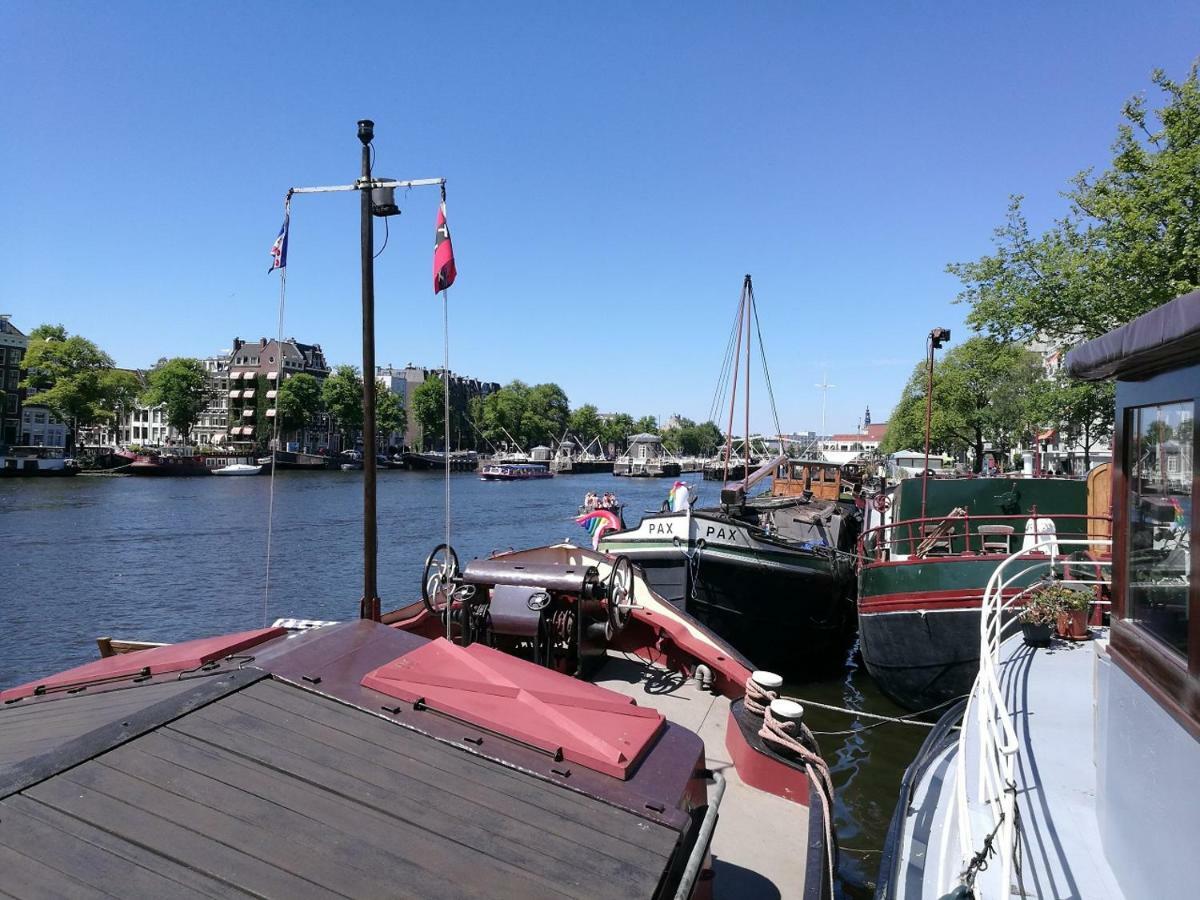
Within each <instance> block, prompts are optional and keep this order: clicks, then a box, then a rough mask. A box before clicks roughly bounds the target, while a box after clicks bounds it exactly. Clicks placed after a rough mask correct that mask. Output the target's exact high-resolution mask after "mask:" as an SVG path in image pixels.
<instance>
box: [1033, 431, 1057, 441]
mask: <svg viewBox="0 0 1200 900" xmlns="http://www.w3.org/2000/svg"><path fill="white" fill-rule="evenodd" d="M1056 434H1058V429H1057V428H1049V429H1047V430H1046V431H1043V432H1042V433H1041V434H1039V435H1038V436H1037V439H1038V440H1039V441H1052V440H1054V436H1055V435H1056Z"/></svg>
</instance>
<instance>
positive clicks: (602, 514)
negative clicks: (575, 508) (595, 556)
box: [575, 509, 621, 550]
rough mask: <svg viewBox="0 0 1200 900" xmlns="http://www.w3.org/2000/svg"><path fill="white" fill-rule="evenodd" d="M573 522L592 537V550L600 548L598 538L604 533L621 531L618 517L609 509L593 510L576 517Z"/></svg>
mask: <svg viewBox="0 0 1200 900" xmlns="http://www.w3.org/2000/svg"><path fill="white" fill-rule="evenodd" d="M575 521H576V522H578V523H579V527H580V528H584V529H586V530H587V533H588V534H590V535H591V536H592V549H593V550H595V549H597V548H598V547H599V546H600V537H601V535H603V534H604V532H606V531H620V530H621V518H620V516H618V515H617V514H616V513H615V512H613V511H612V510H609V509H594V510H592V511H591V512H589V513H584V514H583V515H582V516H577V517H576V518H575Z"/></svg>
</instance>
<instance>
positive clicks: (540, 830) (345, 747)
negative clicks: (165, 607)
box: [208, 696, 677, 872]
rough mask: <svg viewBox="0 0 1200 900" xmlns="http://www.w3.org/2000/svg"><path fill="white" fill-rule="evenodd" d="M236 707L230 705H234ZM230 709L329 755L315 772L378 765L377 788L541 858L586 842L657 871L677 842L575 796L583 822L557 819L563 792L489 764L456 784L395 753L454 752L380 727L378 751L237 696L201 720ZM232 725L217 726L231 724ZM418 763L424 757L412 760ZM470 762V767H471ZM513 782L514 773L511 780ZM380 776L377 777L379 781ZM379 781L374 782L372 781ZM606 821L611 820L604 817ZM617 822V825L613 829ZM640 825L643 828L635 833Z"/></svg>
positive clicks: (575, 812) (664, 831)
mask: <svg viewBox="0 0 1200 900" xmlns="http://www.w3.org/2000/svg"><path fill="white" fill-rule="evenodd" d="M235 701H236V702H235ZM230 710H239V711H245V713H246V715H250V716H253V717H254V718H255V719H256V720H257V722H259V723H261V724H256V725H252V724H251V723H250V722H243V723H242V725H241V727H242V728H243V731H244V733H246V734H249V735H257V734H259V732H260V730H261V729H262V728H265V727H271V728H275V727H277V728H280V729H284V730H286V732H287V735H280V738H281V739H282V738H288V740H287V741H286V742H285V743H281V742H276V743H278V744H279V746H286V747H293V746H296V745H297V743H298V742H301V741H302V742H304V744H305V745H306V746H316V745H318V744H320V745H321V746H328V747H329V748H330V750H331V751H333V756H332V758H330V759H325V758H322V760H321V765H322V767H323V769H322V771H326V770H327V769H328V770H334V771H338V772H341V773H343V774H345V775H348V776H355V777H357V776H358V775H360V774H361V773H362V772H364V771H369V770H370V769H369V767H368V766H366V765H364V762H369V763H370V765H371V766H384V767H386V768H387V769H388V772H389V773H391V774H389V776H388V777H387V780H386V781H382V782H381V783H382V784H394V783H395V777H397V776H398V777H399V778H400V779H401V780H402V781H403V783H404V785H405V789H404V791H402V793H407V792H411V794H412V795H413V796H425V795H430V792H431V791H432V792H433V793H432V795H430V796H429V799H430V801H431V802H437V803H438V804H439V806H440V807H441V808H442V809H444V810H446V811H448V812H452V813H456V814H458V815H459V816H460V818H463V819H466V820H479V819H480V816H481V815H482V816H484V817H486V818H487V819H490V820H491V821H493V822H496V823H497V827H505V824H506V823H507V826H506V827H507V830H506V831H504V832H502V833H504V834H507V835H508V836H509V837H511V838H512V839H513V840H517V841H521V842H526V843H527V842H528V839H532V840H533V841H534V843H533V844H532V846H535V847H538V848H539V849H540V850H541V852H551V853H553V852H554V847H555V845H556V842H557V843H560V844H561V845H562V846H563V848H564V849H565V850H567V851H570V850H571V849H573V848H574V846H575V845H576V844H578V843H586V844H588V845H589V846H591V847H592V849H593V850H595V851H596V852H598V853H601V854H604V855H606V856H610V857H612V858H614V859H618V860H622V861H623V862H626V863H634V864H636V865H638V866H639V867H641V868H644V869H647V870H650V871H655V872H661V871H662V869H663V868H664V866H665V861H666V859H667V858H668V857H669V856H670V854H671V852H672V850H673V849H674V846H675V843H676V841H677V835H676V834H675V833H674V832H673V831H671V830H670V829H668V828H664V827H663V826H661V825H657V824H655V823H650V822H640V821H638V820H637V818H636V816H633V815H632V814H630V813H628V812H625V811H621V810H617V809H613V808H611V807H608V806H607V805H602V804H600V803H598V802H597V801H595V800H589V799H588V798H585V797H579V798H578V799H579V800H583V801H585V802H588V803H590V805H591V806H592V807H599V811H593V814H592V815H591V816H589V815H588V813H587V811H585V810H583V809H581V807H580V806H579V805H577V804H574V803H572V804H570V805H567V806H566V808H567V810H568V812H569V813H570V815H563V814H561V813H560V812H558V810H556V809H555V810H552V809H548V808H547V806H548V803H547V799H546V798H547V795H548V794H549V795H550V796H554V795H557V794H560V793H563V791H562V789H561V788H558V787H556V786H554V785H551V784H549V783H547V782H538V781H534V780H533V779H531V778H530V776H528V775H525V776H521V777H523V778H524V783H522V782H519V781H515V780H512V779H511V778H510V777H509V773H508V772H507V771H505V772H504V773H503V774H501V773H499V772H496V771H495V770H498V769H501V768H502V767H501V766H498V765H497V764H495V763H487V762H486V761H484V762H483V764H482V765H475V764H473V765H472V766H471V768H470V770H469V771H468V775H469V778H463V777H459V773H456V772H454V771H453V770H450V767H449V766H446V765H442V766H439V765H436V764H435V763H432V762H427V761H425V759H421V758H417V757H414V756H412V755H409V754H406V753H403V752H401V751H403V750H406V749H409V746H408V745H411V744H433V745H434V748H440V749H441V750H442V754H441V761H443V762H444V761H445V757H447V756H451V757H453V756H466V754H463V753H461V752H459V751H456V750H454V749H453V748H450V747H445V746H444V745H439V744H436V743H435V742H433V741H431V740H429V739H427V738H423V737H421V736H419V735H415V734H413V733H412V732H409V731H407V730H405V729H402V728H399V727H398V726H395V725H393V724H391V723H389V722H386V721H384V720H379V719H376V720H375V721H372V722H371V723H370V724H369V726H366V727H364V728H363V729H362V730H363V731H364V732H366V733H368V734H369V733H371V732H376V731H377V732H379V735H380V737H379V740H381V741H386V739H387V738H392V740H391V741H387V742H386V743H385V744H383V745H382V746H381V745H380V744H379V743H373V742H370V741H367V740H365V738H364V737H362V736H360V735H350V734H347V733H345V732H341V731H336V730H332V729H320V732H319V733H318V728H317V726H315V725H314V724H313V723H312V722H311V721H310V719H308V718H304V717H300V716H297V715H292V714H289V713H285V712H282V711H281V710H279V709H278V708H276V707H274V706H272V705H271V704H268V703H265V702H261V701H257V700H255V699H253V698H248V697H245V696H239V697H236V698H234V697H231V698H229V702H227V703H223V704H222V705H221V709H220V710H219V711H217V710H213V711H212V712H211V715H209V716H208V718H209V719H211V720H214V721H216V719H218V718H220V717H222V716H224V715H225V713H226V712H228V711H230ZM233 721H235V720H233V719H231V720H230V721H228V722H226V723H225V724H227V725H229V724H231V723H232V722H233ZM418 756H424V754H419V755H418ZM472 762H473V763H474V761H472ZM513 774H516V775H518V776H520V774H521V773H513ZM381 777H382V776H381ZM376 780H377V781H378V780H379V779H378V778H377V779H376ZM610 814H615V815H611V817H610ZM602 817H610V818H611V822H612V827H613V830H614V831H617V832H618V834H617V835H613V834H611V833H608V832H598V830H597V829H596V827H595V826H594V824H593V821H594V820H595V819H599V818H602ZM618 817H619V824H618ZM589 819H590V820H592V821H589ZM635 823H636V824H635ZM643 825H644V826H645V827H643ZM547 829H552V833H553V834H554V835H556V838H555V839H552V840H551V841H550V843H548V842H547V838H546V834H547Z"/></svg>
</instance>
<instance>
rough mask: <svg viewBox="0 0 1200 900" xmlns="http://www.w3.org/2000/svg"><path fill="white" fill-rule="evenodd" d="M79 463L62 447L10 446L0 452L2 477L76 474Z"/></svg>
mask: <svg viewBox="0 0 1200 900" xmlns="http://www.w3.org/2000/svg"><path fill="white" fill-rule="evenodd" d="M78 471H79V465H78V463H76V462H75V460H74V459H71V458H70V457H68V456H67V455H66V451H65V450H64V449H63V448H62V447H9V448H8V450H7V452H5V453H4V454H0V478H22V477H61V476H64V475H74V474H76V473H77V472H78Z"/></svg>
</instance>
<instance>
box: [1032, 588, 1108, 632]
mask: <svg viewBox="0 0 1200 900" xmlns="http://www.w3.org/2000/svg"><path fill="white" fill-rule="evenodd" d="M1095 599H1096V598H1095V596H1094V595H1093V594H1091V593H1089V592H1088V591H1084V590H1080V589H1079V588H1072V587H1068V586H1067V585H1066V584H1063V583H1062V582H1058V581H1054V582H1050V583H1047V584H1042V585H1039V586H1038V587H1036V588H1035V589H1034V590H1032V591H1030V593H1029V596H1028V598H1027V599H1026V601H1025V611H1024V612H1022V614H1021V621H1023V622H1035V623H1037V624H1044V623H1047V622H1053V621H1054V620H1055V619H1056V618H1057V617H1058V614H1059V613H1060V612H1069V611H1075V612H1079V611H1085V612H1086V611H1087V610H1088V609H1090V608H1091V605H1092V601H1093V600H1095ZM1031 607H1032V611H1029V610H1030V608H1031Z"/></svg>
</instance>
